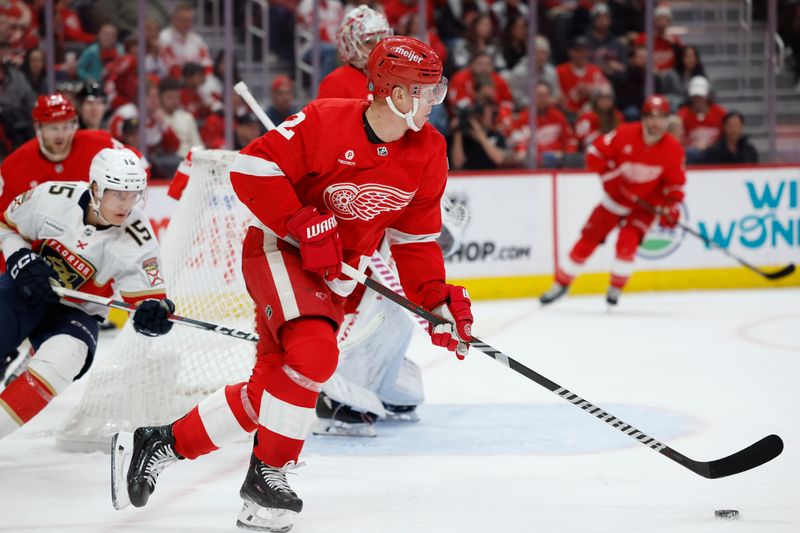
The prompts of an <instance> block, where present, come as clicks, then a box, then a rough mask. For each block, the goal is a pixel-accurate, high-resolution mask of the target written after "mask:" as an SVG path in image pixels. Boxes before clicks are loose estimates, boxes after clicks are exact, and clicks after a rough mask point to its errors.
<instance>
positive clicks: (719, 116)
mask: <svg viewBox="0 0 800 533" xmlns="http://www.w3.org/2000/svg"><path fill="white" fill-rule="evenodd" d="M686 92H687V94H688V95H689V103H688V104H686V105H685V106H683V107H681V108H680V109H679V110H678V116H679V117H680V118H681V121H682V122H683V129H684V131H685V135H684V138H683V145H684V147H685V148H686V162H687V163H694V162H697V160H698V158H699V156H700V152H702V151H703V150H705V149H706V148H708V147H709V146H711V145H712V144H714V143H715V142H717V140H718V139H719V138H720V135H722V120H723V119H724V118H725V114H726V111H725V108H723V107H722V106H721V105H719V104H716V103H714V102H713V101H712V100H711V84H710V83H709V82H708V80H707V79H706V78H704V77H702V76H695V77H694V78H692V79H691V80H689V87H688V88H687V90H686Z"/></svg>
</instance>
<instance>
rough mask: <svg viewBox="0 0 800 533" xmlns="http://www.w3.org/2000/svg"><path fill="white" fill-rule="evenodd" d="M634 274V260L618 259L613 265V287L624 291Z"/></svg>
mask: <svg viewBox="0 0 800 533" xmlns="http://www.w3.org/2000/svg"><path fill="white" fill-rule="evenodd" d="M631 274H633V259H622V258H619V257H617V258H616V259H615V260H614V262H613V263H612V264H611V286H612V287H616V288H617V289H622V288H624V287H625V284H626V283H628V279H630V277H631Z"/></svg>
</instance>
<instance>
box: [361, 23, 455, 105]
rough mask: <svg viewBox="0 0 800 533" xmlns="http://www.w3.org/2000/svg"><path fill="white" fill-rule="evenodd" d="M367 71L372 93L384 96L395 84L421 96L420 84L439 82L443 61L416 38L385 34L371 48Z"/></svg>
mask: <svg viewBox="0 0 800 533" xmlns="http://www.w3.org/2000/svg"><path fill="white" fill-rule="evenodd" d="M367 71H368V74H367V76H368V78H369V91H370V92H372V93H375V94H377V95H378V96H380V97H383V98H385V97H387V96H389V95H391V94H392V89H393V88H394V87H395V86H396V85H403V86H405V87H408V89H409V91H410V92H411V94H412V96H417V97H419V96H420V91H421V87H420V86H422V85H438V84H439V82H440V80H441V79H442V60H441V59H439V56H437V55H436V52H434V51H433V48H431V47H430V46H428V45H427V44H425V43H423V42H422V41H418V40H417V39H414V38H413V37H406V36H396V37H386V38H385V39H382V40H380V41H379V42H378V44H377V45H375V48H373V49H372V52H371V53H370V55H369V60H368V62H367ZM443 98H444V97H443V96H442V99H443ZM437 103H441V102H437Z"/></svg>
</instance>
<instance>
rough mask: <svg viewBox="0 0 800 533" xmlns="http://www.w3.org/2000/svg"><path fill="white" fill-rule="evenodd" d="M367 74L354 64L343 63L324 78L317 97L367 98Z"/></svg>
mask: <svg viewBox="0 0 800 533" xmlns="http://www.w3.org/2000/svg"><path fill="white" fill-rule="evenodd" d="M368 83H369V82H368V81H367V75H366V74H364V73H363V72H361V71H360V70H358V69H357V68H356V67H354V66H352V65H342V66H341V67H339V68H337V69H336V70H334V71H333V72H331V73H330V74H328V75H327V76H325V77H324V78H323V79H322V82H320V84H319V92H317V98H358V99H360V100H363V99H366V98H367V95H368V94H369V91H368V90H367V84H368Z"/></svg>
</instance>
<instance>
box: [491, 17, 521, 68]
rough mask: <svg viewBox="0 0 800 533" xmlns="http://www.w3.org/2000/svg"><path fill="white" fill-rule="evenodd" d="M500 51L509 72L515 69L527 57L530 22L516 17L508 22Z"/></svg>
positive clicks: (501, 40)
mask: <svg viewBox="0 0 800 533" xmlns="http://www.w3.org/2000/svg"><path fill="white" fill-rule="evenodd" d="M495 5H497V4H495ZM500 49H501V51H502V54H503V62H504V63H505V68H506V69H507V70H511V69H513V68H514V67H515V66H516V65H517V63H519V62H520V60H522V59H523V58H526V57H527V54H528V22H527V21H526V20H525V19H524V18H523V17H521V16H518V17H514V18H512V19H511V20H509V21H508V24H507V25H506V26H505V29H504V30H503V36H502V37H501V39H500Z"/></svg>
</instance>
